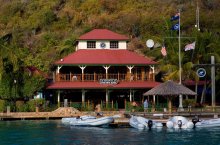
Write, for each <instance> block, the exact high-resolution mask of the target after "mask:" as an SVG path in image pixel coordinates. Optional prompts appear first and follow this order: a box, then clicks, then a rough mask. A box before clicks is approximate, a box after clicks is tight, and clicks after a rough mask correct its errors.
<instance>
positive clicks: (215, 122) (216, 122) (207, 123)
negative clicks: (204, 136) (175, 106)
mask: <svg viewBox="0 0 220 145" xmlns="http://www.w3.org/2000/svg"><path fill="white" fill-rule="evenodd" d="M195 126H196V127H217V126H220V118H217V119H209V120H202V121H200V122H197V123H196V125H195Z"/></svg>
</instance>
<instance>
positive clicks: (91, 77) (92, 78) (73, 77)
mask: <svg viewBox="0 0 220 145" xmlns="http://www.w3.org/2000/svg"><path fill="white" fill-rule="evenodd" d="M100 79H117V80H118V81H153V76H152V74H149V75H147V74H145V75H143V74H138V73H137V74H132V75H129V74H124V73H117V74H108V75H107V77H106V74H96V73H94V74H84V75H82V74H57V75H56V79H55V80H56V82H69V81H80V82H82V81H84V82H96V81H99V80H100Z"/></svg>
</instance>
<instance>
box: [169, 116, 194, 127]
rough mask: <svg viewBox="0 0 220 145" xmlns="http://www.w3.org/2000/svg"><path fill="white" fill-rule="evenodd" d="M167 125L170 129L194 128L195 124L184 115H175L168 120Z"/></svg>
mask: <svg viewBox="0 0 220 145" xmlns="http://www.w3.org/2000/svg"><path fill="white" fill-rule="evenodd" d="M180 123H181V124H180ZM166 126H167V128H169V129H171V128H174V129H178V128H181V129H192V128H193V127H194V124H193V123H192V122H191V121H189V120H188V119H187V118H185V117H183V116H174V117H172V118H170V119H169V120H168V121H167V123H166Z"/></svg>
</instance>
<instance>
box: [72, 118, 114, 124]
mask: <svg viewBox="0 0 220 145" xmlns="http://www.w3.org/2000/svg"><path fill="white" fill-rule="evenodd" d="M113 121H114V118H113V117H101V118H96V119H86V120H82V119H77V120H72V121H71V122H70V125H73V126H103V125H108V124H110V123H112V122H113Z"/></svg>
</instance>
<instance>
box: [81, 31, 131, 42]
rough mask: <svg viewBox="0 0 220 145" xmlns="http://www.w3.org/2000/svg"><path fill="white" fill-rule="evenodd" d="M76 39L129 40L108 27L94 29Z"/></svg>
mask: <svg viewBox="0 0 220 145" xmlns="http://www.w3.org/2000/svg"><path fill="white" fill-rule="evenodd" d="M78 40H129V39H128V37H126V36H124V35H121V34H118V33H115V32H112V31H110V30H108V29H94V30H92V31H90V32H88V33H85V34H83V35H81V36H80V37H79V39H78Z"/></svg>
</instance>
